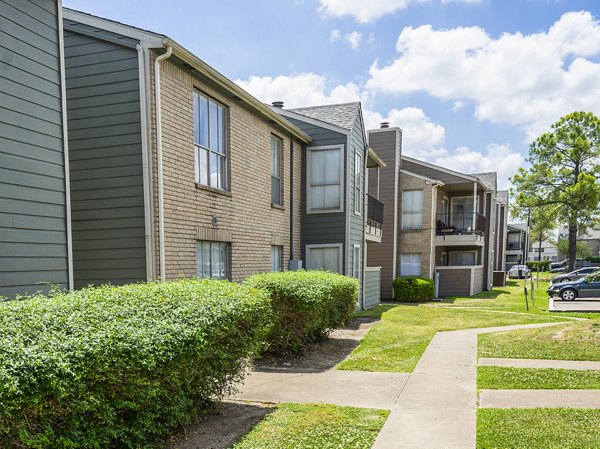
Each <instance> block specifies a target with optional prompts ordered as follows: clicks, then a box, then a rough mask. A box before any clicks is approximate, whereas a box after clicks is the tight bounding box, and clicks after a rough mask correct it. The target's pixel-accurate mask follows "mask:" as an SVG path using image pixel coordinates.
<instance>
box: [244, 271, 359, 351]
mask: <svg viewBox="0 0 600 449" xmlns="http://www.w3.org/2000/svg"><path fill="white" fill-rule="evenodd" d="M246 284H247V285H249V286H251V287H256V288H260V289H264V290H267V291H268V292H269V294H270V295H271V306H272V308H273V321H274V325H273V328H272V329H271V332H270V333H269V336H268V343H269V348H268V352H270V353H274V354H278V353H279V354H285V353H297V352H300V351H302V350H303V349H304V348H305V347H306V345H307V344H309V343H311V342H314V341H315V340H317V339H318V338H320V337H322V336H324V335H326V334H327V333H328V332H329V331H330V330H332V329H335V328H337V327H340V326H341V325H343V324H344V323H345V322H346V321H348V320H349V319H350V317H351V316H352V313H353V312H354V310H355V308H356V304H357V301H358V282H357V281H356V280H355V279H352V278H349V277H346V276H342V275H340V274H336V273H330V272H326V271H302V270H301V271H286V272H279V273H263V274H256V275H254V276H251V277H249V278H248V279H247V280H246Z"/></svg>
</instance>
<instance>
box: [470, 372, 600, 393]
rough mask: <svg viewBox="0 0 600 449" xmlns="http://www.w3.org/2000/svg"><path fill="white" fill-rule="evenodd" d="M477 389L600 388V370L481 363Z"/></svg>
mask: <svg viewBox="0 0 600 449" xmlns="http://www.w3.org/2000/svg"><path fill="white" fill-rule="evenodd" d="M477 388H478V389H479V390H513V389H516V390H520V389H523V390H539V389H544V390H561V389H565V390H571V389H584V390H591V389H600V371H579V370H572V369H546V368H544V369H537V368H507V367H500V366H480V367H478V368H477Z"/></svg>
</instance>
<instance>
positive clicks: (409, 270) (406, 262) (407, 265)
mask: <svg viewBox="0 0 600 449" xmlns="http://www.w3.org/2000/svg"><path fill="white" fill-rule="evenodd" d="M400 276H421V254H419V253H413V254H401V255H400Z"/></svg>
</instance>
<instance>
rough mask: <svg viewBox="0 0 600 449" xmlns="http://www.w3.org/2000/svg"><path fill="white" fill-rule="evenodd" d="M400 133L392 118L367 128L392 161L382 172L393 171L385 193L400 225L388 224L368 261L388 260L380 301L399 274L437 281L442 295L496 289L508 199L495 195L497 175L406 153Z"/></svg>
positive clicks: (372, 140) (386, 159)
mask: <svg viewBox="0 0 600 449" xmlns="http://www.w3.org/2000/svg"><path fill="white" fill-rule="evenodd" d="M401 136H402V133H401V131H400V130H399V129H398V128H389V127H387V124H384V125H383V127H382V128H381V129H378V130H372V131H369V141H370V144H371V146H372V147H373V149H374V150H375V151H376V152H377V154H378V155H379V156H380V157H381V159H382V160H383V161H384V162H386V164H387V167H386V168H385V169H383V171H384V172H385V171H386V170H390V172H389V173H388V174H387V175H384V176H386V179H387V180H388V182H389V183H390V184H388V185H387V186H386V189H385V190H384V191H383V192H380V193H383V196H382V197H381V200H382V201H383V202H384V204H386V210H387V211H386V212H388V213H389V214H390V216H391V219H392V220H393V221H394V224H393V226H391V227H392V229H395V232H393V231H392V233H391V235H388V233H387V232H386V228H385V225H384V236H383V239H382V246H381V247H380V251H378V252H375V251H373V252H371V253H370V258H369V260H368V263H369V264H372V265H382V266H384V265H385V266H387V269H386V270H385V272H382V290H381V295H382V299H391V297H392V291H391V280H393V278H394V277H397V276H424V277H429V278H432V279H435V281H436V291H437V294H438V295H439V296H442V297H444V296H454V295H474V294H476V293H479V292H481V291H482V290H489V289H491V288H492V284H493V272H494V271H497V270H498V269H499V268H500V269H501V268H502V265H503V260H504V256H503V247H502V245H501V243H500V242H501V241H502V240H503V236H504V234H505V232H506V231H505V227H506V226H505V223H506V207H507V204H506V202H505V201H504V200H503V196H501V198H500V200H498V199H497V197H496V174H495V173H482V174H465V173H459V172H456V171H453V170H449V169H447V168H444V167H440V166H436V165H434V164H431V163H428V162H425V161H420V160H417V159H414V158H410V157H407V156H402V149H401V145H402V144H401ZM370 187H373V186H370ZM390 208H392V209H393V210H392V211H389V209H390ZM388 226H389V225H388ZM384 279H385V280H384ZM388 282H390V283H389V284H388Z"/></svg>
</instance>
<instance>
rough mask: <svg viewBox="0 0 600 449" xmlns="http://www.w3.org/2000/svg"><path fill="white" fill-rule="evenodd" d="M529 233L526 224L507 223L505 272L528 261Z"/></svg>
mask: <svg viewBox="0 0 600 449" xmlns="http://www.w3.org/2000/svg"><path fill="white" fill-rule="evenodd" d="M528 252H529V232H528V231H527V224H526V223H509V224H508V225H507V237H506V271H508V270H510V268H511V267H512V266H513V265H518V264H524V263H525V261H526V260H527V259H528Z"/></svg>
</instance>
